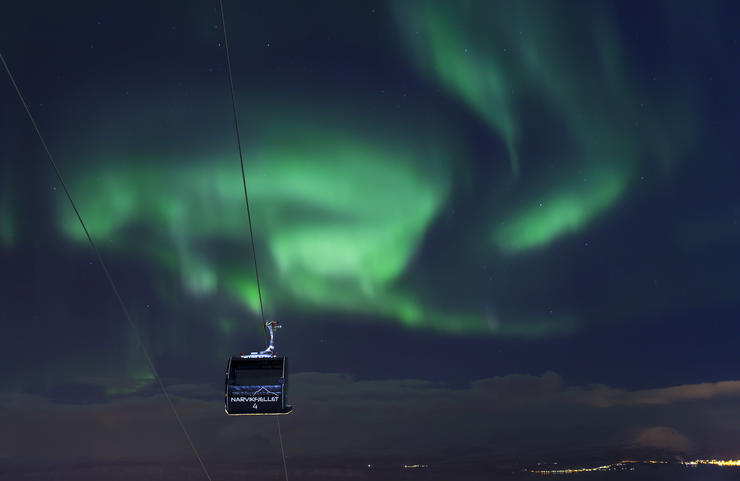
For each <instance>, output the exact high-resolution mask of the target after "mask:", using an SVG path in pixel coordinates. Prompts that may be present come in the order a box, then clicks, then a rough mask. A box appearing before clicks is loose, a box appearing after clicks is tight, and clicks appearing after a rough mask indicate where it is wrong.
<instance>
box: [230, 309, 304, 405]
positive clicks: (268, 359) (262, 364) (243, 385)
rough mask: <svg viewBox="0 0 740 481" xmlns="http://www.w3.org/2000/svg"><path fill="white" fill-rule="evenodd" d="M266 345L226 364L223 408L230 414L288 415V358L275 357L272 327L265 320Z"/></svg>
mask: <svg viewBox="0 0 740 481" xmlns="http://www.w3.org/2000/svg"><path fill="white" fill-rule="evenodd" d="M267 327H268V328H269V330H270V345H269V346H268V348H267V349H266V350H264V351H262V352H253V353H251V354H241V355H239V356H232V357H231V359H229V362H228V365H227V367H226V383H225V388H226V389H225V395H224V396H225V399H224V403H225V406H224V408H225V410H226V414H228V415H231V416H234V415H276V414H289V413H290V412H291V411H292V410H293V407H292V406H289V405H288V401H287V394H288V366H287V364H288V359H287V358H286V357H284V356H276V355H275V353H274V350H275V344H274V337H273V328H277V327H280V325H279V324H275V323H267Z"/></svg>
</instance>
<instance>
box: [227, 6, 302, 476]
mask: <svg viewBox="0 0 740 481" xmlns="http://www.w3.org/2000/svg"><path fill="white" fill-rule="evenodd" d="M218 10H219V16H220V17H221V30H222V31H223V34H224V51H225V54H226V72H227V74H228V75H227V76H228V79H229V91H230V93H231V110H232V113H233V115H234V129H235V130H236V144H237V147H238V150H239V162H240V164H241V168H242V185H243V186H244V201H245V203H246V206H247V220H248V221H249V238H250V240H251V243H252V258H253V260H254V274H255V277H256V280H257V295H258V297H259V301H260V314H261V317H262V326H263V327H262V329H263V333H264V335H265V343H267V332H266V331H265V330H264V325H265V310H264V307H263V304H262V290H261V288H260V274H259V268H258V267H257V253H256V251H255V247H254V230H253V229H252V213H251V211H250V209H249V195H248V194H247V177H246V174H245V171H244V156H243V154H242V142H241V136H240V135H239V118H238V116H237V113H236V96H235V94H234V79H233V76H232V74H231V56H230V55H229V41H228V38H227V36H226V20H225V19H224V5H223V1H222V0H218ZM275 423H276V424H277V431H278V438H279V439H280V453H281V455H282V459H283V474H284V475H285V481H288V465H287V463H286V461H285V445H284V444H283V432H282V428H281V427H280V418H278V417H275Z"/></svg>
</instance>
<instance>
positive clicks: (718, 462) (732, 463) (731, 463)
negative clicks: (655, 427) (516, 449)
mask: <svg viewBox="0 0 740 481" xmlns="http://www.w3.org/2000/svg"><path fill="white" fill-rule="evenodd" d="M636 464H671V463H670V462H669V461H662V460H646V461H634V460H624V461H619V462H618V463H612V464H605V465H603V466H593V467H587V468H580V467H579V468H565V469H530V470H529V472H530V473H534V474H577V473H590V472H595V471H611V470H616V469H619V468H625V467H629V466H634V465H636ZM676 464H680V465H683V466H699V465H711V466H722V467H740V459H727V460H725V459H695V460H693V461H681V462H680V463H676Z"/></svg>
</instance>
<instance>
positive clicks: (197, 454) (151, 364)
mask: <svg viewBox="0 0 740 481" xmlns="http://www.w3.org/2000/svg"><path fill="white" fill-rule="evenodd" d="M0 62H2V64H3V67H4V68H5V71H6V72H7V73H8V77H10V82H11V83H12V84H13V87H14V88H15V91H16V93H17V94H18V99H20V101H21V103H22V104H23V108H24V109H25V110H26V115H27V116H28V120H30V121H31V124H32V125H33V129H34V130H35V131H36V135H38V138H39V140H40V141H41V145H42V146H43V147H44V151H45V152H46V155H47V157H48V158H49V163H50V164H51V166H52V168H53V169H54V173H55V174H56V176H57V180H59V183H60V184H61V185H62V189H64V193H65V194H66V195H67V199H68V200H69V203H70V204H71V205H72V209H74V211H75V215H77V220H79V221H80V225H81V226H82V230H84V231H85V235H86V236H87V240H88V242H89V243H90V247H91V248H92V250H93V252H94V253H95V257H97V260H98V264H100V267H101V268H102V269H103V273H104V274H105V278H106V279H107V280H108V284H109V285H110V287H111V289H113V293H114V294H115V295H116V299H117V300H118V305H120V306H121V310H122V311H123V315H124V317H125V318H126V320H127V321H128V324H129V326H131V329H132V330H133V332H134V337H135V339H136V342H137V344H138V345H139V348H141V351H142V352H143V353H144V357H145V358H146V361H147V363H148V364H149V368H150V369H151V371H152V374H154V377H155V378H156V379H157V383H159V387H160V388H161V389H162V394H164V397H165V399H166V400H167V403H168V404H169V406H170V409H171V410H172V413H173V414H174V415H175V419H176V420H177V423H178V424H179V425H180V428H181V429H182V432H183V434H185V438H186V439H187V441H188V444H189V445H190V448H191V449H192V450H193V454H194V455H195V457H196V458H197V459H198V463H200V467H201V468H202V469H203V474H205V476H206V478H207V479H208V481H213V478H211V475H210V473H209V472H208V468H206V465H205V463H204V462H203V458H202V457H201V455H200V452H198V448H196V446H195V443H194V442H193V439H192V438H191V437H190V433H188V430H187V428H186V427H185V424H184V423H183V421H182V419H181V418H180V415H179V413H178V412H177V409H175V405H174V403H173V402H172V398H171V397H170V395H169V393H168V392H167V388H166V387H165V385H164V382H163V381H162V378H161V377H160V376H159V373H158V372H157V369H156V368H155V367H154V361H153V360H152V358H151V356H150V355H149V352H148V351H147V349H146V347H145V346H144V341H143V340H142V338H141V335H140V334H139V329H138V328H137V327H136V324H135V323H134V321H133V319H132V318H131V315H130V314H129V312H128V308H127V307H126V304H125V303H124V302H123V298H122V297H121V294H120V293H119V292H118V288H117V287H116V283H115V282H113V277H112V276H111V274H110V272H109V271H108V267H107V266H106V265H105V262H103V257H102V256H101V255H100V251H98V248H97V246H96V245H95V242H93V239H92V236H91V235H90V232H88V230H87V226H86V225H85V222H84V221H83V220H82V215H80V211H79V210H77V205H76V204H75V202H74V200H72V195H71V194H70V193H69V189H68V188H67V184H66V183H65V182H64V179H63V178H62V173H61V172H60V171H59V168H58V167H57V164H56V162H55V161H54V157H52V155H51V152H50V151H49V147H48V146H47V145H46V141H45V140H44V137H43V136H42V135H41V131H40V130H39V128H38V125H36V121H35V120H34V118H33V115H31V111H30V110H29V108H28V104H26V100H25V99H24V98H23V95H22V94H21V91H20V89H19V88H18V84H16V83H15V78H14V77H13V74H12V73H11V72H10V68H9V67H8V64H7V63H6V62H5V57H3V55H2V53H0Z"/></svg>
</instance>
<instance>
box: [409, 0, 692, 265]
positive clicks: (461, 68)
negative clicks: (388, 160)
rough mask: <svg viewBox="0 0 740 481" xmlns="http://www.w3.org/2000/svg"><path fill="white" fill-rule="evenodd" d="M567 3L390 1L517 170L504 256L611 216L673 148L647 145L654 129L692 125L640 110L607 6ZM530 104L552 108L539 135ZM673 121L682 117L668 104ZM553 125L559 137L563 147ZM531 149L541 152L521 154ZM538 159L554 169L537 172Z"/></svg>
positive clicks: (444, 81) (497, 237)
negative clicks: (643, 172)
mask: <svg viewBox="0 0 740 481" xmlns="http://www.w3.org/2000/svg"><path fill="white" fill-rule="evenodd" d="M563 7H564V6H563V5H555V4H548V3H543V2H518V3H516V4H515V5H511V4H508V3H503V2H488V3H486V4H485V5H483V4H480V3H477V2H470V1H466V2H460V3H458V4H455V5H453V4H449V3H445V2H404V3H399V4H395V10H396V16H397V19H398V24H399V26H401V28H400V30H401V31H402V32H403V34H404V35H403V37H404V39H406V41H407V43H408V44H409V47H410V51H411V53H412V56H413V58H414V59H415V62H416V64H417V65H418V67H419V68H420V69H421V71H423V72H425V73H426V74H427V75H428V76H429V77H430V78H432V79H434V80H435V81H436V82H438V83H439V84H441V85H442V86H444V87H445V88H446V89H448V90H449V91H450V92H451V93H452V94H454V95H455V96H457V97H459V98H460V99H461V100H462V101H463V102H464V103H465V104H466V105H468V106H469V108H470V109H471V110H472V111H473V112H475V113H476V114H477V115H480V116H481V118H482V119H483V120H484V121H485V122H486V123H487V124H488V125H489V126H490V128H491V129H493V130H494V131H495V132H496V133H498V135H499V136H500V137H501V139H502V143H503V144H504V145H505V146H506V150H507V152H508V155H509V161H510V164H511V171H512V173H513V175H515V176H517V177H521V178H520V183H521V184H522V185H521V186H520V187H519V190H520V192H521V194H520V195H518V196H517V198H516V199H515V200H514V203H515V205H516V206H517V207H516V208H514V209H511V210H509V211H508V212H507V213H506V214H505V216H504V218H503V219H496V220H495V222H494V223H493V227H492V236H491V239H492V242H493V244H494V245H495V246H496V247H497V248H498V249H501V250H502V251H505V252H515V251H525V250H529V249H532V248H536V247H543V246H547V245H548V244H550V243H552V242H553V241H555V240H557V239H559V238H562V237H563V236H565V235H567V234H570V233H574V232H578V231H580V230H583V229H585V228H586V227H587V226H588V225H589V223H590V222H591V221H593V220H594V219H596V218H598V217H599V216H601V215H603V214H605V213H606V212H608V211H609V209H610V208H611V207H613V206H614V205H616V204H617V203H618V202H619V200H620V199H621V198H622V196H623V195H624V194H625V192H626V191H627V190H628V188H629V185H630V183H631V182H632V181H633V179H634V173H635V171H636V170H637V169H636V167H637V166H638V165H640V164H641V163H644V162H646V161H647V159H650V158H652V159H656V158H657V159H658V160H660V161H662V162H664V163H667V162H670V161H671V160H672V159H673V158H674V157H675V156H676V149H677V148H678V145H677V144H678V142H674V146H673V149H663V150H662V151H660V152H659V153H658V154H657V155H656V154H655V153H654V152H651V149H652V148H655V147H651V146H654V145H656V144H657V145H665V141H661V138H660V137H665V134H663V133H662V132H659V131H661V130H668V131H671V130H678V131H680V132H682V136H681V137H679V138H682V139H683V141H684V142H685V141H686V140H688V133H686V132H685V131H686V130H687V129H688V128H689V127H688V126H686V125H685V124H680V125H678V126H675V125H673V126H671V125H666V121H665V119H664V118H663V117H662V115H664V114H665V112H663V110H665V109H658V108H656V109H655V113H651V114H650V115H645V113H644V111H643V108H644V104H641V101H640V100H639V99H640V95H641V94H640V93H639V91H640V88H638V86H637V85H636V84H635V82H634V80H633V79H632V78H630V76H629V74H628V72H626V67H625V65H624V56H625V54H624V53H623V52H622V50H621V48H620V43H621V42H620V39H619V38H618V36H617V34H616V30H617V29H616V27H615V25H614V20H613V18H614V15H613V13H612V12H610V11H609V9H608V8H606V7H605V6H604V5H599V7H594V8H593V9H588V8H587V9H585V12H584V11H583V10H584V9H583V8H582V6H580V5H579V6H575V5H574V6H573V7H572V8H573V10H572V11H571V9H570V8H568V7H565V8H563ZM571 24H572V27H573V28H571V29H569V30H564V29H563V28H562V27H563V25H571ZM534 105H536V106H537V109H538V111H540V112H541V111H542V110H544V111H550V112H552V114H551V115H552V120H551V124H550V125H546V126H544V129H545V131H544V132H543V129H536V130H533V129H532V128H531V127H530V128H529V129H525V128H524V127H525V125H526V124H527V122H528V121H530V120H531V119H530V118H529V117H528V116H527V109H528V108H530V109H531V108H532V106H534ZM668 118H673V119H676V118H681V119H683V118H685V116H679V115H677V114H676V113H675V112H673V113H672V115H671V116H669V117H668ZM635 119H639V121H636V120H635ZM640 122H642V123H643V124H644V125H642V126H640V128H641V130H639V131H638V130H637V129H636V126H639V124H640ZM548 129H549V130H550V131H552V132H557V133H558V135H562V136H563V137H564V138H565V139H566V141H565V144H566V145H565V147H563V146H562V144H563V141H562V140H555V139H553V138H552V134H548V133H547V130H548ZM525 131H528V133H527V134H526V135H525V134H524V132H525ZM543 134H544V135H543ZM533 146H537V149H536V150H537V153H536V154H528V152H529V151H534V150H535V148H533ZM496 161H497V160H496ZM522 162H524V165H520V164H522ZM528 162H532V163H533V165H532V166H529V165H527V163H528ZM543 164H545V165H547V166H548V167H552V166H553V165H556V166H557V167H556V169H555V170H553V169H552V168H548V169H542V168H541V166H542V165H543ZM538 167H539V168H538Z"/></svg>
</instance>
